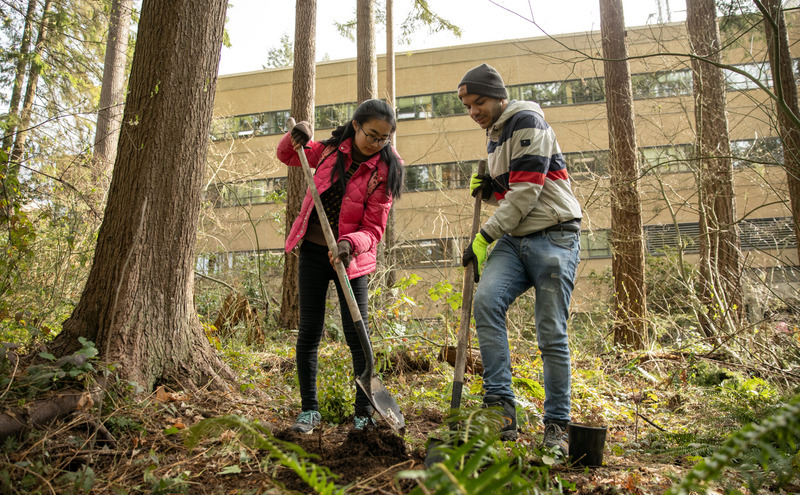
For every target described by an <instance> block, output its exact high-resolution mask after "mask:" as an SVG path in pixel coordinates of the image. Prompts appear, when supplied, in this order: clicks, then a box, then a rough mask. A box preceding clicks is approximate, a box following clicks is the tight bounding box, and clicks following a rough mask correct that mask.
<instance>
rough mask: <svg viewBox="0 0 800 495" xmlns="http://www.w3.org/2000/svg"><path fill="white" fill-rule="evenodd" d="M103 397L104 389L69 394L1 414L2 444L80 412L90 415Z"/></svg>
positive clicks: (59, 394) (60, 393) (72, 391)
mask: <svg viewBox="0 0 800 495" xmlns="http://www.w3.org/2000/svg"><path fill="white" fill-rule="evenodd" d="M101 394H102V390H101V389H100V387H96V388H95V389H93V390H92V391H80V390H66V391H63V392H59V393H58V394H56V395H55V396H53V397H50V398H47V399H41V400H37V401H35V402H32V403H30V404H28V405H27V406H25V407H22V408H18V409H12V410H7V411H5V412H3V413H0V442H5V440H6V439H7V438H10V437H19V436H21V435H23V434H24V433H26V432H27V431H28V430H30V429H38V428H44V427H47V426H49V425H50V424H52V423H53V422H54V421H57V420H59V419H63V418H65V417H67V416H69V415H70V414H72V413H74V412H76V411H86V410H88V409H89V408H90V407H92V405H93V404H95V403H96V402H98V401H99V400H100V397H101ZM103 429H104V430H105V428H103ZM106 433H107V432H106ZM109 436H110V435H109Z"/></svg>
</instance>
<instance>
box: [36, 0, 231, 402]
mask: <svg viewBox="0 0 800 495" xmlns="http://www.w3.org/2000/svg"><path fill="white" fill-rule="evenodd" d="M226 6H227V0H207V1H203V2H195V1H192V0H172V1H169V2H163V1H159V0H144V1H143V3H142V15H141V21H140V22H139V27H138V40H137V45H136V50H135V52H134V57H133V64H132V68H131V76H130V84H129V86H130V93H129V96H128V98H127V101H126V103H125V112H124V118H123V122H124V124H123V126H124V127H123V132H124V134H125V136H126V138H125V139H122V140H120V147H119V153H118V154H117V159H116V163H115V167H114V174H113V177H112V180H111V188H110V191H109V194H108V206H107V208H106V213H105V217H104V219H103V223H102V225H101V227H100V231H99V232H98V241H97V248H96V250H95V257H94V263H93V265H92V269H91V272H90V274H89V278H88V280H87V282H86V287H85V289H84V292H83V295H82V296H81V299H80V301H79V302H78V305H77V307H76V308H75V310H74V312H73V313H72V316H70V318H69V319H67V320H66V321H65V322H64V325H63V330H62V332H61V333H60V334H59V335H58V337H57V338H56V339H54V341H53V342H52V344H51V348H52V349H53V350H54V353H55V354H59V355H64V354H67V353H70V352H72V351H74V350H76V348H78V347H79V346H80V344H79V343H78V338H79V337H85V338H86V339H88V340H91V341H94V342H95V344H96V346H97V348H98V349H99V350H100V357H101V358H102V359H104V360H106V361H108V362H116V363H118V364H119V367H118V370H119V372H120V373H121V375H122V376H123V377H124V378H125V379H128V380H133V381H135V382H137V383H138V384H139V385H141V386H142V387H144V388H145V389H150V388H152V386H153V385H154V384H155V383H156V382H157V381H159V380H178V381H180V383H181V384H182V385H183V386H191V384H198V385H200V384H205V383H209V382H211V383H212V385H213V386H215V387H219V388H221V387H222V386H223V385H224V383H225V379H233V377H234V375H233V373H232V372H231V371H230V369H229V368H228V367H227V366H226V365H225V364H224V363H223V362H222V361H221V360H220V358H219V357H218V356H217V355H216V354H215V351H214V349H213V347H211V345H210V344H209V341H208V338H207V337H206V335H205V332H204V330H203V327H202V325H201V324H200V320H199V318H198V317H197V313H196V310H195V307H194V300H193V299H194V298H193V286H194V277H193V273H194V247H195V240H196V237H197V221H198V217H199V212H200V203H201V198H202V179H203V173H204V171H205V156H206V150H207V146H208V139H209V128H210V123H211V114H212V110H213V103H214V95H215V90H216V81H217V72H218V68H219V57H220V48H221V45H222V39H223V31H224V23H225V9H226Z"/></svg>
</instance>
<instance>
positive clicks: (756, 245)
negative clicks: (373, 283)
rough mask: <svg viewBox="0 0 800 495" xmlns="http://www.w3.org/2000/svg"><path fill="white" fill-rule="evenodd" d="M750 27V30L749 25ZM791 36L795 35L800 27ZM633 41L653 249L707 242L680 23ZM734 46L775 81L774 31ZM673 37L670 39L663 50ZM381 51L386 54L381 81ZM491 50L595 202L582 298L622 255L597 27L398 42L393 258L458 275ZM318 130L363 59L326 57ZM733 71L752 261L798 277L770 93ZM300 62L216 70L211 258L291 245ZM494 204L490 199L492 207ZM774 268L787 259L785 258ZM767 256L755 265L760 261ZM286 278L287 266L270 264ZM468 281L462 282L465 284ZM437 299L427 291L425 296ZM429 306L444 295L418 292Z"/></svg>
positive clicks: (345, 105)
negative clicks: (292, 121) (470, 98)
mask: <svg viewBox="0 0 800 495" xmlns="http://www.w3.org/2000/svg"><path fill="white" fill-rule="evenodd" d="M739 34H740V33H739ZM793 39H796V37H795V38H793ZM627 41H628V50H629V53H630V55H631V56H632V57H633V58H632V59H631V61H630V67H631V74H632V85H633V94H634V111H635V118H636V133H637V142H638V146H639V151H640V167H641V178H642V180H641V183H640V192H641V197H642V211H643V215H644V219H643V220H644V223H645V235H646V249H647V251H648V253H649V254H652V255H661V254H663V253H664V252H665V249H675V248H678V247H682V248H683V250H684V252H685V253H686V254H687V257H686V259H687V260H689V261H690V262H691V261H692V260H696V253H697V252H698V245H697V232H698V213H697V203H698V202H697V194H698V193H697V180H696V179H697V177H696V171H697V167H696V164H695V163H694V162H693V161H692V159H691V158H692V149H693V143H694V140H695V134H694V127H695V124H694V121H695V120H694V106H693V105H694V103H693V97H692V73H691V70H690V64H691V61H690V59H689V58H688V57H685V56H680V55H675V54H680V53H688V52H689V48H688V39H687V35H686V29H685V25H684V24H682V23H681V24H678V23H674V24H667V25H659V26H647V27H638V28H630V29H628V31H627ZM728 41H729V43H727V45H726V46H728V48H727V49H726V50H725V52H724V54H723V61H724V62H725V63H728V64H731V65H733V66H735V67H736V68H740V69H744V70H745V71H746V72H747V73H749V74H752V75H754V76H755V77H756V78H757V80H759V81H761V82H763V83H764V84H766V85H767V86H771V80H770V79H771V78H770V71H769V65H768V63H766V62H765V61H766V60H767V55H766V52H765V49H764V46H763V45H764V42H763V36H762V33H751V34H748V35H747V37H746V40H745V39H744V38H742V37H740V38H738V40H737V39H736V38H735V36H734V35H731V36H730V37H729V38H728ZM666 53H670V55H660V54H666ZM384 62H385V60H384V58H383V57H380V56H379V57H378V67H379V75H378V81H379V92H381V94H383V81H384V80H385V77H384V72H383V68H384V65H385V64H384ZM483 62H487V63H489V64H490V65H492V66H494V67H495V68H497V69H498V71H499V72H500V73H501V74H502V76H503V78H504V80H505V82H506V84H507V86H508V90H509V93H510V96H511V98H513V99H529V100H533V101H536V102H538V103H539V104H540V105H542V107H543V108H544V110H545V116H546V119H547V121H548V122H549V123H550V125H551V126H553V128H554V129H555V131H556V134H557V136H558V140H559V143H560V145H561V148H562V151H563V153H564V156H565V159H566V161H567V163H568V166H569V171H570V175H571V176H572V178H573V188H574V190H575V192H576V194H577V196H578V198H579V199H580V200H581V202H582V205H583V210H584V219H583V229H584V230H583V233H582V239H581V240H582V255H581V257H582V261H581V265H580V268H579V280H578V281H577V284H576V292H575V296H574V305H575V307H576V308H580V307H582V306H586V307H588V306H590V305H591V303H592V302H594V301H597V300H598V298H597V296H596V294H595V292H594V290H595V288H594V287H593V285H592V284H590V283H588V282H587V280H586V279H587V277H588V276H589V274H591V273H593V272H594V273H601V272H604V271H605V270H606V269H607V268H608V267H609V266H610V263H611V252H610V248H609V242H608V233H609V228H610V225H611V219H610V194H609V177H608V173H607V170H608V167H607V161H608V154H609V153H608V147H609V146H608V125H607V119H606V102H605V96H604V92H605V89H604V80H603V62H602V60H601V48H600V38H599V32H585V33H575V34H568V35H559V36H554V37H539V38H530V39H523V40H508V41H497V42H490V43H480V44H470V45H461V46H452V47H447V48H436V49H429V50H421V51H414V52H409V53H402V52H401V53H398V54H397V56H396V61H395V64H396V81H397V95H398V97H397V101H396V105H397V117H398V128H397V139H396V147H397V149H398V151H399V153H400V155H401V156H402V157H403V159H404V161H405V167H406V181H405V191H406V192H405V194H404V195H403V197H402V198H401V199H400V200H399V201H397V202H396V204H395V208H396V229H395V231H396V241H397V243H396V245H395V251H394V252H395V253H396V255H397V256H396V263H397V264H396V267H395V268H396V269H397V271H398V272H399V273H398V274H399V276H403V275H407V274H410V273H415V274H418V275H419V276H420V277H421V278H422V281H421V282H420V283H419V284H418V285H417V288H416V293H417V294H425V293H427V289H428V288H430V287H432V286H433V285H434V284H436V283H437V282H440V281H443V280H448V281H450V282H451V283H452V284H453V285H454V286H455V287H460V282H458V281H460V280H461V277H462V274H461V273H462V272H461V268H460V255H461V252H462V249H463V247H464V242H465V239H466V237H467V236H468V231H469V226H470V223H471V218H472V205H473V200H472V198H471V197H470V195H469V190H468V188H467V186H468V181H469V175H470V173H471V171H472V170H473V169H474V167H475V165H476V164H477V161H478V160H479V159H481V158H484V157H485V155H486V137H485V134H484V131H482V130H481V129H479V128H478V126H477V125H476V124H475V123H474V122H472V120H471V119H470V118H469V117H468V116H467V115H466V111H465V109H464V107H463V105H461V102H460V101H459V100H458V98H457V96H456V86H457V84H458V82H459V81H460V79H461V77H462V75H463V74H464V72H466V71H467V70H468V69H470V68H472V67H474V66H476V65H478V64H480V63H483ZM316 73H317V80H316V109H315V128H316V131H315V132H316V135H315V139H323V138H325V137H327V136H329V135H330V131H331V130H332V129H333V128H334V127H335V126H336V125H338V124H340V123H342V122H346V120H347V119H348V118H349V117H350V116H351V115H352V112H353V110H354V108H355V107H356V61H355V59H349V60H338V61H330V62H320V63H318V64H317V71H316ZM727 76H728V119H729V130H730V137H731V141H732V142H731V145H732V152H733V155H734V167H735V190H736V194H737V216H738V218H739V219H741V220H740V224H739V227H740V230H741V234H742V249H743V254H744V257H745V261H746V265H747V267H748V268H749V269H750V270H751V271H753V270H755V271H754V272H753V273H760V274H761V275H762V276H764V274H767V275H768V276H770V277H775V280H778V279H779V278H780V277H783V279H781V280H784V279H785V280H784V281H788V282H792V281H794V282H797V275H798V272H797V270H796V269H795V268H794V267H797V265H798V259H797V254H796V253H797V250H796V248H795V246H796V244H797V239H796V238H795V236H794V233H793V230H792V226H793V223H792V219H791V217H790V213H789V208H788V197H787V192H786V191H787V188H786V172H785V170H784V169H783V168H782V167H781V166H780V163H781V161H782V158H781V157H782V147H781V145H780V142H779V140H778V138H777V136H778V132H777V129H776V124H775V120H776V119H775V110H774V105H773V104H772V103H771V102H770V100H769V98H768V97H767V95H766V94H765V92H764V91H762V90H761V89H758V87H757V84H756V83H755V82H754V81H752V80H751V79H748V78H747V77H744V76H742V75H740V74H738V73H736V72H735V71H727ZM291 82H292V69H291V68H283V69H266V70H261V71H256V72H248V73H243V74H234V75H228V76H222V77H220V78H219V81H218V85H217V95H216V107H215V115H216V119H215V124H214V128H213V144H212V150H211V157H210V160H209V162H210V168H209V170H210V171H209V177H208V185H209V187H208V198H209V200H210V201H211V202H212V203H213V206H214V208H213V214H212V215H211V216H210V217H209V219H208V220H207V221H205V222H204V225H203V230H202V234H201V240H200V249H199V251H200V252H201V253H203V254H201V256H200V259H199V261H198V266H199V268H200V269H205V270H213V269H215V268H218V267H220V266H229V267H231V266H234V265H235V264H236V263H237V260H241V259H242V258H243V257H252V256H253V255H254V254H255V253H259V252H261V253H263V252H265V251H266V252H269V253H272V254H276V253H281V248H282V246H283V243H284V225H283V212H284V207H285V204H284V200H285V193H284V186H285V180H286V175H287V171H286V167H285V166H284V165H283V164H281V163H280V162H278V160H277V159H276V158H275V147H276V145H277V143H278V140H279V139H280V138H281V136H282V135H283V132H284V129H285V124H286V120H287V118H288V117H289V108H290V102H291V91H292V84H291ZM485 213H487V214H488V213H489V212H488V211H487V212H485ZM776 268H777V269H776ZM757 269H758V270H762V271H758V270H757ZM274 278H275V280H274V283H275V284H276V285H275V287H277V284H279V283H280V277H274ZM456 290H458V289H456ZM424 299H426V298H425V297H424V296H420V300H424ZM419 311H420V316H422V315H424V314H432V312H434V311H436V308H435V305H433V304H427V305H426V304H420V307H419Z"/></svg>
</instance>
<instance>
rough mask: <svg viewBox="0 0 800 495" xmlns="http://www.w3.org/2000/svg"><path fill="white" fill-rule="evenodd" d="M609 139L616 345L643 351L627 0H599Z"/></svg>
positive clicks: (639, 212) (641, 241)
mask: <svg viewBox="0 0 800 495" xmlns="http://www.w3.org/2000/svg"><path fill="white" fill-rule="evenodd" d="M600 31H601V36H602V46H603V59H604V60H603V68H604V71H605V90H606V109H607V112H608V140H609V144H610V148H611V159H610V160H609V168H610V173H611V245H612V253H613V254H612V260H611V267H612V273H613V277H614V299H615V320H614V321H615V323H614V341H615V342H616V343H617V344H620V345H623V346H626V347H632V348H634V349H642V348H643V347H644V342H645V336H646V329H647V305H646V291H645V260H644V231H643V228H642V204H641V200H640V198H639V162H638V150H637V146H636V127H635V125H634V117H633V90H632V88H631V73H630V66H629V64H628V50H627V47H626V45H625V18H624V15H623V10H622V0H600Z"/></svg>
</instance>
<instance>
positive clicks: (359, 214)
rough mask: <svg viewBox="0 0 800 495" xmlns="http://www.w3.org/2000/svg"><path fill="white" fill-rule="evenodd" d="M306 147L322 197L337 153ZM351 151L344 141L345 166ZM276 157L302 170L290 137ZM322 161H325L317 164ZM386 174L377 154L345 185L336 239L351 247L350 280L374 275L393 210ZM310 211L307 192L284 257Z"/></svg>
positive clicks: (315, 144)
mask: <svg viewBox="0 0 800 495" xmlns="http://www.w3.org/2000/svg"><path fill="white" fill-rule="evenodd" d="M307 146H308V148H307V149H306V150H305V152H306V158H307V159H308V164H309V166H310V167H311V168H312V169H316V172H315V175H314V183H315V184H316V185H317V190H318V191H319V193H320V194H322V193H323V192H325V191H326V190H327V189H328V188H329V187H330V186H331V174H333V173H334V166H335V164H336V153H335V152H333V148H332V147H326V146H325V145H324V144H322V143H320V142H316V141H309V142H308V144H307ZM351 147H352V140H351V139H348V140H346V141H345V142H343V143H342V144H341V146H340V147H339V149H340V150H341V151H342V153H344V154H345V158H346V160H347V165H349V164H350V163H351V157H350V149H351ZM396 153H397V152H396V151H395V154H396ZM277 154H278V159H279V160H280V161H282V162H283V163H285V164H287V165H289V166H292V167H299V166H301V165H300V158H298V156H297V152H296V151H295V150H294V148H292V140H291V136H290V134H289V133H287V134H286V135H284V136H283V138H282V139H281V141H280V143H278V151H277ZM322 159H324V161H323V162H322V163H319V162H320V160H322ZM398 159H399V155H398ZM401 163H402V162H401ZM388 170H389V166H388V165H387V164H386V163H384V162H383V161H381V160H380V154H376V155H374V156H372V157H371V158H370V159H369V160H367V161H366V162H364V163H362V164H361V166H360V167H359V168H358V170H357V171H356V172H355V174H354V175H353V177H351V178H350V181H349V182H348V183H347V189H346V190H345V193H344V199H343V200H342V211H341V213H340V214H339V239H337V242H338V241H341V240H347V241H349V242H350V245H351V246H352V255H353V259H352V261H351V262H350V266H349V267H348V268H347V276H348V277H349V278H350V279H354V278H357V277H360V276H362V275H366V274H368V273H372V272H374V271H375V265H376V264H377V261H376V260H377V253H378V242H380V240H381V237H383V232H384V230H385V229H386V220H387V219H388V218H389V208H391V206H392V197H391V195H390V194H389V192H388V190H387V187H386V178H387V175H388ZM313 209H314V200H313V198H312V197H311V191H310V190H308V189H307V190H306V196H305V198H304V199H303V206H302V207H301V208H300V215H299V216H298V217H297V219H296V220H295V222H294V225H292V229H291V231H290V232H289V237H288V238H287V239H286V252H287V253H288V252H289V251H291V250H292V249H294V248H295V247H296V246H297V244H298V243H299V242H300V240H301V239H302V238H303V236H304V235H305V233H306V229H307V228H308V219H309V217H310V215H311V212H312V211H313Z"/></svg>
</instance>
